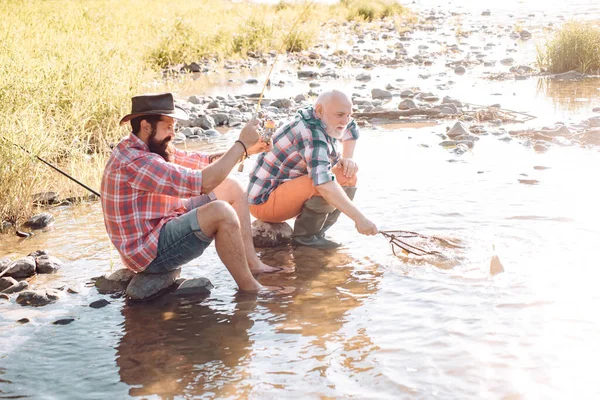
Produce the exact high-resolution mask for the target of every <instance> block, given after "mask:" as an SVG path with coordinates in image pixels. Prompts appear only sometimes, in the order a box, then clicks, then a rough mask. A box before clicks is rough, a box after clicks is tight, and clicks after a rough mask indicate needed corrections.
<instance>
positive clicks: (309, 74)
mask: <svg viewBox="0 0 600 400" xmlns="http://www.w3.org/2000/svg"><path fill="white" fill-rule="evenodd" d="M318 77H319V73H318V72H317V71H311V70H302V71H298V78H301V79H302V78H318Z"/></svg>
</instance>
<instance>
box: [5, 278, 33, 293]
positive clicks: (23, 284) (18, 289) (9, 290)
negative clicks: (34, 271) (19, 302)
mask: <svg viewBox="0 0 600 400" xmlns="http://www.w3.org/2000/svg"><path fill="white" fill-rule="evenodd" d="M28 287H29V283H27V282H25V281H21V282H17V283H16V284H14V285H12V286H11V287H9V288H7V289H4V290H3V291H2V293H4V294H13V293H19V292H21V291H23V290H25V289H27V288H28Z"/></svg>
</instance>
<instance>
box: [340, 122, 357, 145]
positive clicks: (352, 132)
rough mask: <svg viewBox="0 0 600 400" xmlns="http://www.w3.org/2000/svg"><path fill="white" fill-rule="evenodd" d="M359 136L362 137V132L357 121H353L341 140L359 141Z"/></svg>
mask: <svg viewBox="0 0 600 400" xmlns="http://www.w3.org/2000/svg"><path fill="white" fill-rule="evenodd" d="M359 136H360V132H359V130H358V124H357V123H356V121H355V120H352V121H350V123H349V124H348V126H347V127H346V130H345V131H344V133H343V134H342V137H341V138H340V140H341V141H342V142H345V141H346V140H356V139H358V137H359Z"/></svg>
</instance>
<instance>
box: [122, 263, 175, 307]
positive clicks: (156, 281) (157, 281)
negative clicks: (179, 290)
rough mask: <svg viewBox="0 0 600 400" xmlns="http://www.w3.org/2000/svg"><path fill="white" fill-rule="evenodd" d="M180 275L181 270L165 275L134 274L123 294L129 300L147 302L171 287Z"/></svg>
mask: <svg viewBox="0 0 600 400" xmlns="http://www.w3.org/2000/svg"><path fill="white" fill-rule="evenodd" d="M180 274H181V268H178V269H176V270H174V271H171V272H168V273H166V274H144V273H141V274H136V275H135V276H134V277H133V279H131V282H129V285H127V289H126V290H125V293H126V294H127V297H129V298H130V299H131V300H149V299H151V298H153V297H156V296H158V295H159V294H160V293H162V292H164V291H165V290H166V289H168V288H169V287H171V286H172V285H173V284H174V283H175V280H176V279H177V278H179V275H180Z"/></svg>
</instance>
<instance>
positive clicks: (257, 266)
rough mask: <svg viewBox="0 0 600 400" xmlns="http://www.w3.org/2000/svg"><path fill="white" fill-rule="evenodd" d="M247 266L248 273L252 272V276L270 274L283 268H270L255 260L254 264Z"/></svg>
mask: <svg viewBox="0 0 600 400" xmlns="http://www.w3.org/2000/svg"><path fill="white" fill-rule="evenodd" d="M248 266H249V267H250V272H252V275H258V274H272V273H274V272H280V271H283V268H279V267H271V266H270V265H267V264H265V263H263V262H262V261H260V260H256V261H255V262H254V263H252V264H249V265H248Z"/></svg>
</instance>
